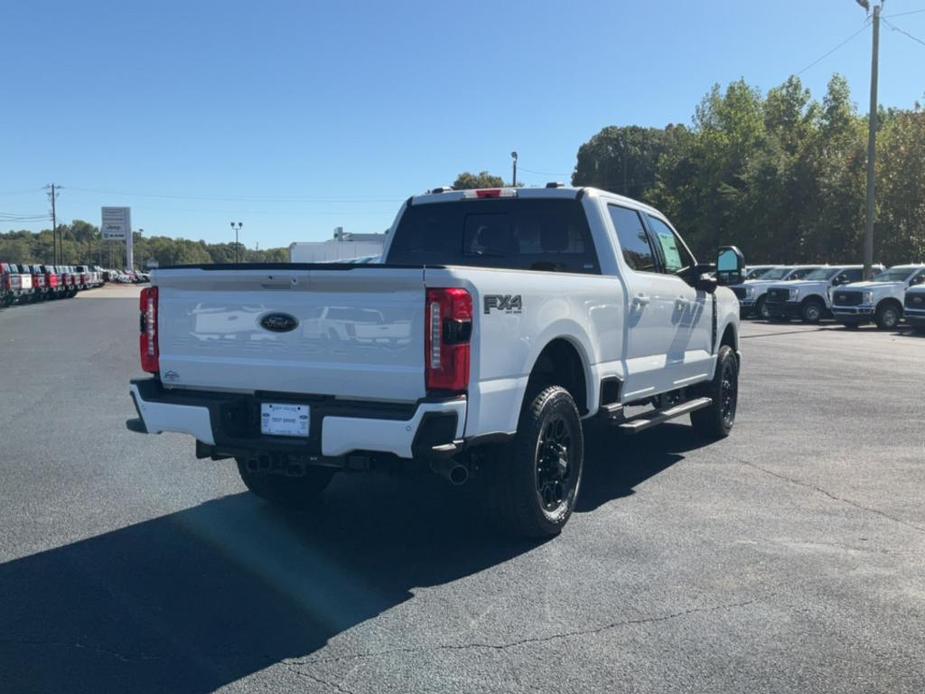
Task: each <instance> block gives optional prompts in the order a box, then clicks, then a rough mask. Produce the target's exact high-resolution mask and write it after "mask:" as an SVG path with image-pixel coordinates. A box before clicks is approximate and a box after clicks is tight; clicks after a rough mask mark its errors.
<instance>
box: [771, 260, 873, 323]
mask: <svg viewBox="0 0 925 694" xmlns="http://www.w3.org/2000/svg"><path fill="white" fill-rule="evenodd" d="M873 269H874V272H880V271H881V270H883V266H882V265H874V266H873ZM863 273H864V268H863V266H861V265H824V266H822V267H820V268H817V269H815V270H813V271H812V272H809V273H807V274H806V275H805V276H804V277H803V279H802V280H799V281H797V282H783V283H779V284H777V283H776V284H772V285H771V286H769V287H768V288H767V291H766V293H765V296H766V298H765V302H764V303H765V308H764V310H765V312H766V313H767V315H768V318H769V319H770V320H779V321H780V320H783V321H786V320H790V319H791V318H799V319H801V320H802V321H803V322H804V323H818V322H819V321H820V320H822V319H823V318H827V317H830V316H831V315H832V312H831V309H832V291H833V290H834V289H836V288H837V287H841V286H843V285H846V284H851V283H852V282H860V281H861V279H862V278H863Z"/></svg>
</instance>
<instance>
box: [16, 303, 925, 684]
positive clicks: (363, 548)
mask: <svg viewBox="0 0 925 694" xmlns="http://www.w3.org/2000/svg"><path fill="white" fill-rule="evenodd" d="M135 291H136V290H135V289H134V288H119V289H118V292H117V291H116V290H110V289H103V290H98V291H97V292H96V293H88V294H87V295H86V296H85V298H84V299H82V300H71V301H60V302H54V303H48V304H40V305H35V306H24V307H14V308H11V309H8V310H3V311H0V524H2V528H3V532H2V533H0V690H3V691H9V692H33V691H34V692H62V691H68V692H109V691H132V692H144V691H152V692H153V691H170V692H206V691H212V690H215V689H225V690H227V691H255V692H256V691H271V690H273V691H276V690H279V691H292V690H296V689H299V690H303V691H312V692H314V691H317V692H341V693H344V692H348V693H350V694H360V693H363V692H384V691H395V692H449V691H460V692H540V691H542V692H618V691H619V692H691V691H699V692H737V693H738V692H794V691H799V692H915V693H920V692H922V691H925V504H923V490H925V389H923V385H925V376H923V374H925V337H917V336H913V335H906V334H898V333H882V332H878V331H876V330H873V329H862V330H858V331H851V332H849V331H846V330H843V329H841V328H840V327H836V326H834V325H829V326H821V327H807V326H802V325H798V324H784V325H769V324H762V323H744V324H743V325H744V327H743V340H742V344H743V351H744V365H743V372H742V381H741V401H740V405H739V417H738V422H737V426H736V429H735V431H734V432H733V435H732V436H731V437H730V438H729V439H727V440H725V441H723V442H720V443H714V444H709V445H706V444H704V442H702V441H700V440H698V439H697V438H695V437H694V436H693V434H692V432H691V430H690V429H689V427H688V426H687V425H686V420H685V421H684V423H683V424H671V425H667V426H666V427H663V428H661V429H655V430H651V431H649V432H646V433H643V434H640V435H639V436H638V437H636V438H624V437H620V436H618V435H616V434H613V433H608V432H595V433H594V434H593V435H591V436H590V442H589V448H590V451H589V460H588V463H587V468H586V477H585V480H584V483H583V491H582V497H581V499H580V503H579V508H578V512H577V513H576V514H575V516H574V517H573V518H572V520H571V522H570V523H569V525H568V526H567V528H566V530H565V532H564V533H563V534H562V536H561V537H559V538H558V539H555V540H553V541H550V542H547V543H545V544H541V545H535V544H533V545H531V544H523V543H512V542H509V541H506V540H500V539H498V537H497V536H496V535H495V534H494V533H493V529H492V527H491V525H490V524H489V523H488V522H487V521H486V519H485V518H484V517H483V515H482V513H481V509H480V505H479V504H478V500H477V499H476V498H474V497H475V495H476V491H477V487H472V488H468V489H464V490H463V491H459V490H455V489H453V488H450V487H449V486H448V485H446V484H445V483H444V482H442V481H441V480H439V479H437V478H431V477H423V478H411V479H395V478H391V477H387V476H349V477H342V478H340V479H339V480H337V481H336V482H335V483H334V484H333V485H332V488H331V489H330V491H329V493H328V494H327V496H326V499H325V502H324V504H323V505H321V506H320V507H319V508H318V509H317V512H315V513H313V514H310V515H309V516H306V517H304V518H299V519H293V518H287V517H285V516H282V515H280V514H278V513H277V512H275V511H274V510H272V509H271V508H269V507H268V506H266V505H265V504H263V503H261V502H259V501H257V500H256V499H254V498H252V497H251V496H249V495H248V494H246V493H245V492H244V488H243V485H242V484H241V483H240V481H239V480H238V477H237V474H236V472H235V471H234V470H233V468H232V466H231V465H230V464H228V463H215V462H206V461H198V460H196V459H195V457H194V451H193V445H192V442H191V440H189V439H188V438H187V437H184V436H178V435H162V436H140V435H137V434H132V433H130V432H128V431H126V429H125V428H124V421H125V420H126V419H127V418H129V417H132V416H134V411H133V409H132V405H131V401H130V399H129V397H128V391H127V383H128V380H129V378H131V377H133V376H136V375H140V372H139V369H138V366H137V326H138V319H137V300H133V299H132V298H131V296H132V295H133V293H134V292H135ZM119 292H122V293H121V294H119ZM106 297H113V298H106ZM120 297H121V298H120Z"/></svg>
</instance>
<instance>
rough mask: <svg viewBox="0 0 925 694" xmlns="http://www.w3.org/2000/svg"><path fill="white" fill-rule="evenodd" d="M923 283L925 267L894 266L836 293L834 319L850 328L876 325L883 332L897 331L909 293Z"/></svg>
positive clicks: (833, 308)
mask: <svg viewBox="0 0 925 694" xmlns="http://www.w3.org/2000/svg"><path fill="white" fill-rule="evenodd" d="M923 282H925V265H894V266H893V267H891V268H890V269H889V270H884V271H883V272H881V273H880V274H879V275H877V276H876V277H874V278H873V279H872V280H870V281H868V282H855V283H853V284H846V285H845V286H843V287H839V288H838V289H836V290H835V291H834V292H832V315H833V316H835V320H837V321H838V322H839V323H841V324H843V325H844V326H845V327H848V328H855V327H857V326H859V325H863V324H864V323H870V322H871V321H873V322H874V323H876V324H877V327H878V328H880V329H881V330H895V329H896V327H897V326H898V325H899V322H900V321H901V320H902V317H903V301H904V300H905V298H906V290H907V289H909V287H914V286H917V285H919V284H922V283H923Z"/></svg>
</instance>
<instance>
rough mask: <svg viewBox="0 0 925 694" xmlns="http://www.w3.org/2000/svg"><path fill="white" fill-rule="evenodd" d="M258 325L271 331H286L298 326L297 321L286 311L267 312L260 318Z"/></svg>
mask: <svg viewBox="0 0 925 694" xmlns="http://www.w3.org/2000/svg"><path fill="white" fill-rule="evenodd" d="M260 325H261V327H263V328H265V329H266V330H269V331H270V332H271V333H288V332H291V331H292V330H295V329H296V328H297V327H299V321H298V320H297V319H296V317H295V316H290V315H289V314H288V313H268V314H267V315H265V316H264V317H263V318H261V319H260Z"/></svg>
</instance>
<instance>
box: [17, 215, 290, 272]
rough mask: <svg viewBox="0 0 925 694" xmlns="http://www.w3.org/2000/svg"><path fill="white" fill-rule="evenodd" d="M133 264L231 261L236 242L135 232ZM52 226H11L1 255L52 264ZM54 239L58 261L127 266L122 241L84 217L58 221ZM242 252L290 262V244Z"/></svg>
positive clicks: (250, 258)
mask: <svg viewBox="0 0 925 694" xmlns="http://www.w3.org/2000/svg"><path fill="white" fill-rule="evenodd" d="M132 238H133V242H134V251H135V264H136V266H138V267H144V266H145V265H146V264H147V261H148V260H154V261H156V262H157V263H158V265H186V264H196V265H200V264H207V263H233V262H234V258H235V244H234V243H206V242H205V241H190V240H189V239H174V238H170V237H167V236H145V235H144V234H139V233H138V232H134V236H133V237H132ZM53 243H54V242H53V240H52V233H51V229H45V230H43V231H40V232H38V233H33V232H30V231H11V232H9V233H6V234H0V259H2V260H3V261H4V262H9V263H28V264H50V263H51V262H52V258H53V257H54V251H53V248H54V246H53ZM58 243H59V244H60V249H61V254H62V255H61V261H60V262H61V264H62V265H101V266H103V267H113V268H124V267H125V244H124V243H122V242H118V241H103V240H102V239H101V237H100V230H99V227H96V226H94V225H93V224H90V223H89V222H85V221H82V220H79V219H77V220H74V221H73V222H71V223H70V224H59V225H58ZM240 255H241V258H242V260H243V261H244V262H248V263H273V262H277V263H279V262H288V261H289V249H288V248H268V249H266V250H260V251H256V250H253V249H249V248H245V247H244V246H243V244H241V245H240Z"/></svg>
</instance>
